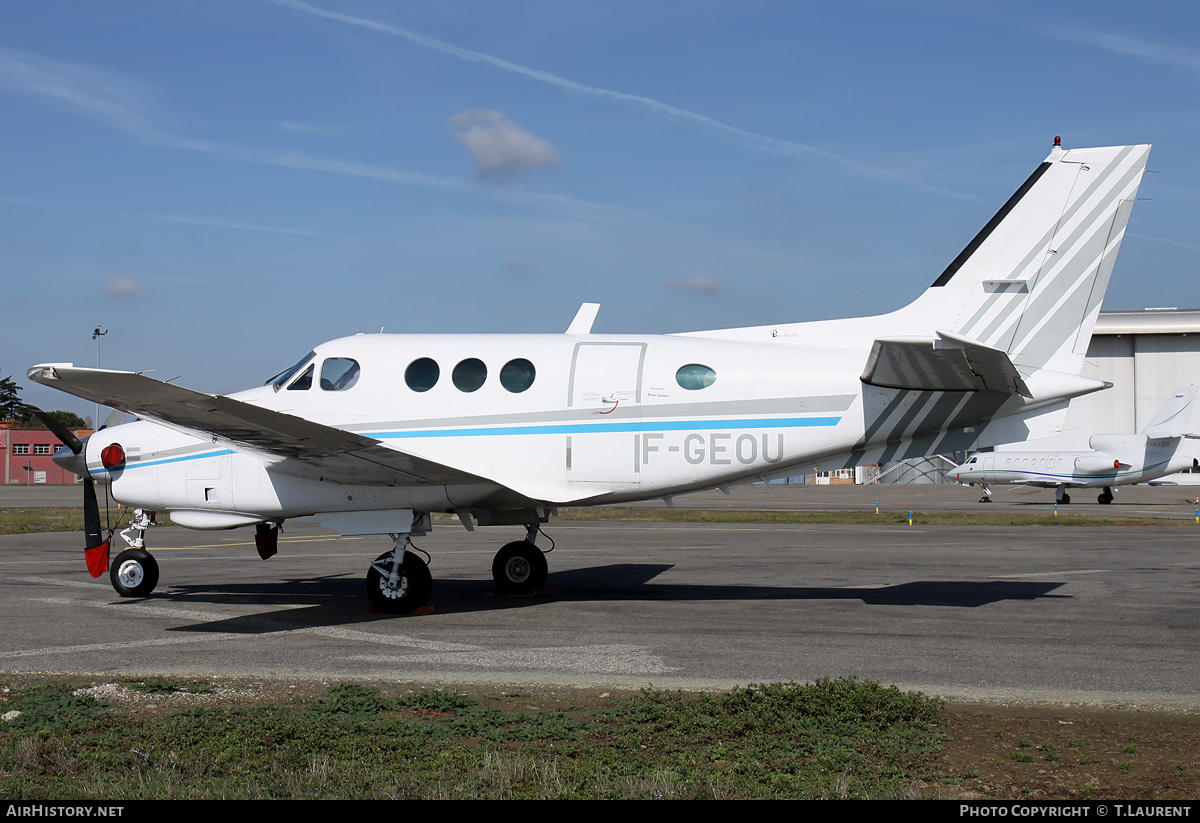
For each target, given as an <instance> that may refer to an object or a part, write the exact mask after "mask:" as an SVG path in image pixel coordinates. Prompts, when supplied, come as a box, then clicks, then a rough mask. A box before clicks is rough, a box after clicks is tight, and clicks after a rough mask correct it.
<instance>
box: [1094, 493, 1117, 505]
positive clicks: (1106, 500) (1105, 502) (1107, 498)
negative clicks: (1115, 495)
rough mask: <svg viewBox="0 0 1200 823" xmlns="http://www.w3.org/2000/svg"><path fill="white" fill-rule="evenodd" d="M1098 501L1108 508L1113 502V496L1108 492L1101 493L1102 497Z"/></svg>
mask: <svg viewBox="0 0 1200 823" xmlns="http://www.w3.org/2000/svg"><path fill="white" fill-rule="evenodd" d="M1096 500H1097V501H1099V502H1100V503H1101V504H1103V505H1106V506H1107V505H1108V504H1109V503H1111V502H1112V501H1113V499H1112V495H1111V494H1109V493H1108V492H1100V496H1099V497H1097V498H1096Z"/></svg>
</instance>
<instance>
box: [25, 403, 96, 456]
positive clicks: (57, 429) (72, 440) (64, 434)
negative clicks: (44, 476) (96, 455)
mask: <svg viewBox="0 0 1200 823" xmlns="http://www.w3.org/2000/svg"><path fill="white" fill-rule="evenodd" d="M23 405H24V406H25V408H26V409H28V410H29V412H30V414H32V415H33V416H34V417H36V418H37V419H38V420H40V421H42V425H43V426H45V427H46V428H48V429H49V430H50V431H52V432H53V433H54V436H55V437H57V438H58V439H59V440H61V441H62V442H63V444H64V445H66V447H67V448H68V449H70V450H71V451H72V452H74V453H75V454H79V453H80V452H81V451H83V441H82V440H80V439H79V438H78V437H76V436H75V432H73V431H71V430H70V429H68V428H67V427H66V426H64V425H63V424H62V423H59V422H58V421H57V420H55V419H54V418H53V417H51V416H50V415H48V414H46V412H44V411H42V410H41V409H39V408H38V407H37V406H31V405H29V404H28V403H24V404H23Z"/></svg>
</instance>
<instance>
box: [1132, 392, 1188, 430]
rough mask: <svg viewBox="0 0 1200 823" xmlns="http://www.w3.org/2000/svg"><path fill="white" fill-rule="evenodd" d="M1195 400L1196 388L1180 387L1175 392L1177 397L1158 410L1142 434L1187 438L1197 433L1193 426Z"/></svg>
mask: <svg viewBox="0 0 1200 823" xmlns="http://www.w3.org/2000/svg"><path fill="white" fill-rule="evenodd" d="M1195 399H1196V387H1195V386H1180V387H1179V388H1178V389H1176V390H1175V396H1174V397H1172V398H1171V399H1170V400H1168V401H1167V402H1166V404H1165V405H1164V406H1163V407H1162V408H1161V409H1159V410H1158V413H1157V414H1155V415H1154V419H1153V420H1151V421H1150V424H1149V425H1147V426H1146V428H1144V429H1142V431H1141V432H1140V433H1141V434H1144V435H1146V436H1147V437H1186V436H1188V435H1192V434H1193V433H1194V432H1195V431H1196V428H1195V426H1193V425H1192V415H1193V411H1194V406H1193V402H1194V401H1195Z"/></svg>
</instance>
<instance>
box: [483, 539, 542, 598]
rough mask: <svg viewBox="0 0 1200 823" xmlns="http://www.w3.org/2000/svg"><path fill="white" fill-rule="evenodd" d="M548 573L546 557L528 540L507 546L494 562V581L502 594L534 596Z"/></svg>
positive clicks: (497, 554) (501, 550) (499, 552)
mask: <svg viewBox="0 0 1200 823" xmlns="http://www.w3.org/2000/svg"><path fill="white" fill-rule="evenodd" d="M548 571H549V569H548V567H547V565H546V555H544V554H542V552H541V550H540V549H538V547H537V546H535V545H533V544H532V543H530V542H529V541H528V540H517V541H515V542H513V543H508V544H506V545H505V546H504V547H503V548H501V549H500V551H498V552H496V559H495V560H493V561H492V579H493V580H494V581H496V589H497V591H499V592H500V593H501V594H533V593H534V592H536V591H537V590H538V589H540V588H541V587H542V586H543V585H544V584H545V582H546V574H547V572H548Z"/></svg>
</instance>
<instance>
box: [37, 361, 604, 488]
mask: <svg viewBox="0 0 1200 823" xmlns="http://www.w3.org/2000/svg"><path fill="white" fill-rule="evenodd" d="M28 376H29V379H30V380H33V381H34V382H36V383H41V384H42V385H45V386H50V387H51V388H55V389H59V390H60V391H64V392H67V393H68V394H73V395H75V396H76V397H82V398H84V399H85V400H90V401H92V402H94V403H100V404H102V405H105V406H109V407H111V408H114V409H119V410H120V411H123V412H127V413H129V414H136V415H137V416H139V417H143V418H146V419H147V420H152V421H154V422H156V423H161V424H163V425H166V426H170V427H174V428H179V429H184V430H186V431H187V433H189V434H192V435H197V434H198V435H199V436H201V437H211V438H213V439H214V440H219V441H224V442H227V443H229V444H232V445H234V446H237V447H240V448H245V449H248V450H250V451H252V452H256V453H258V454H260V455H264V456H265V457H267V459H268V461H269V462H271V470H272V471H279V472H282V473H284V474H292V475H296V476H300V477H309V478H313V479H317V480H326V481H331V482H335V483H349V484H355V485H387V486H399V485H429V486H445V485H473V484H486V485H489V486H500V487H502V488H509V489H511V488H512V487H511V486H508V485H507V484H505V483H501V482H499V481H496V480H492V479H490V478H486V477H482V476H480V475H477V474H473V473H471V472H468V471H464V470H461V469H457V468H454V467H452V466H448V465H446V464H443V463H439V462H437V461H434V460H429V459H427V458H423V457H418V456H416V455H413V454H409V453H407V452H404V451H400V450H399V449H396V448H393V447H391V446H385V445H383V444H382V443H380V442H379V441H378V440H375V439H373V438H370V437H364V436H363V435H360V434H355V433H354V432H348V431H343V430H341V429H337V428H334V427H332V426H325V425H322V424H320V423H314V422H313V421H311V420H306V419H304V418H302V417H296V416H295V415H291V414H284V413H283V412H277V411H273V410H271V409H264V408H262V407H261V406H256V405H254V404H252V403H245V402H242V401H240V400H234V399H233V398H229V397H221V396H218V395H211V394H204V393H202V392H197V391H192V390H191V389H185V388H183V387H181V386H173V385H171V384H169V383H163V382H161V381H159V380H154V379H152V378H149V377H145V376H143V375H140V374H135V373H133V372H123V371H109V370H106V369H86V368H76V367H75V366H74V365H71V364H58V363H51V364H44V365H39V366H34V367H33V368H31V369H30V370H29V372H28ZM270 458H274V460H273V461H271V460H270ZM513 491H515V492H516V493H517V494H519V495H520V496H521V497H522V498H528V499H532V500H546V501H555V502H566V501H563V500H560V498H561V497H562V496H563V492H564V491H565V490H563V489H561V488H559V487H557V486H553V485H547V486H546V487H545V488H534V487H532V486H530V485H529V484H522V488H521V489H513ZM588 496H593V495H591V494H589V495H588ZM574 497H575V498H576V499H582V498H579V497H578V493H576V494H575V495H574Z"/></svg>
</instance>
